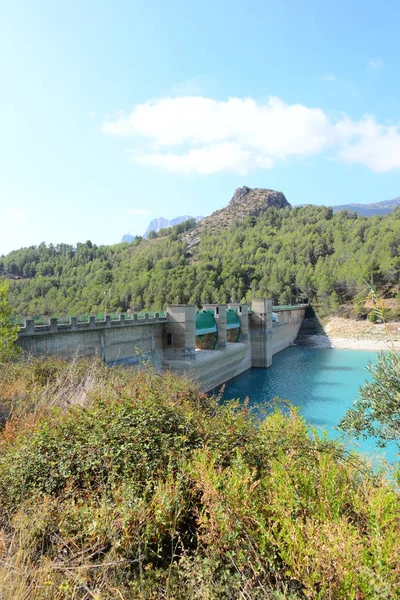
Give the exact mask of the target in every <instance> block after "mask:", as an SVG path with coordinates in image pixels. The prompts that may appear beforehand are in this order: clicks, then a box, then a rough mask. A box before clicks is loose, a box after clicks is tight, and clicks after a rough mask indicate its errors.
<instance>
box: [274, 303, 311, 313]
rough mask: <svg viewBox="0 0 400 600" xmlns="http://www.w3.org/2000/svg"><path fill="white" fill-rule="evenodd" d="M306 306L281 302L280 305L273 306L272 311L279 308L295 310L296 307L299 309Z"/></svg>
mask: <svg viewBox="0 0 400 600" xmlns="http://www.w3.org/2000/svg"><path fill="white" fill-rule="evenodd" d="M307 306H308V304H282V305H280V306H273V307H272V310H273V311H274V312H276V311H280V310H296V309H300V308H306V307H307Z"/></svg>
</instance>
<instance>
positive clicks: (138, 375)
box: [0, 360, 400, 600]
mask: <svg viewBox="0 0 400 600" xmlns="http://www.w3.org/2000/svg"><path fill="white" fill-rule="evenodd" d="M0 368H1V373H0V409H1V411H2V414H3V423H2V426H1V427H0V597H1V598H2V600H22V599H23V598H24V599H25V598H29V599H30V600H43V599H46V598H48V599H52V600H67V599H68V600H70V599H71V598H75V599H79V600H89V599H93V598H96V599H97V600H111V599H116V598H122V599H124V600H133V599H142V600H144V599H149V600H150V599H152V600H156V599H157V600H160V599H161V600H162V599H170V600H172V599H173V598H175V599H178V598H179V599H180V600H185V599H200V600H214V599H215V600H216V599H220V598H231V599H234V598H243V599H247V600H250V599H251V600H257V599H260V600H261V599H262V600H265V599H268V598H269V599H271V600H272V599H275V600H304V599H309V600H327V599H328V598H332V599H333V598H334V599H335V600H340V599H343V600H379V599H381V600H390V599H393V600H394V599H395V598H398V590H399V589H400V571H399V563H398V557H399V552H400V518H399V515H400V500H399V496H398V493H397V491H396V490H395V488H394V487H393V486H392V485H391V484H390V483H388V482H386V481H385V480H384V479H382V478H381V477H380V476H379V475H373V474H372V473H371V472H370V470H369V468H368V467H367V466H366V465H365V464H364V463H363V462H362V461H361V460H360V459H358V458H357V457H356V456H355V455H348V454H346V453H345V452H344V451H343V449H342V448H341V446H340V445H339V444H338V443H337V442H332V441H328V440H327V439H325V438H321V437H319V436H318V435H317V434H316V432H315V431H312V430H310V429H309V428H308V427H307V426H306V424H305V422H304V421H303V420H302V419H301V418H300V417H299V415H298V414H297V413H296V412H295V411H294V410H293V409H286V410H284V412H281V411H280V410H278V409H276V410H275V412H273V413H271V414H269V415H268V416H267V418H265V419H263V418H261V420H259V419H258V418H257V416H256V415H255V414H254V413H252V412H250V411H249V409H248V408H247V406H246V403H245V404H244V405H240V404H239V403H238V402H236V401H232V402H230V403H227V404H220V403H219V398H218V397H216V398H210V397H207V396H205V395H203V394H201V393H200V392H199V391H198V389H197V388H196V386H195V385H194V384H193V383H191V382H190V381H188V380H185V379H179V378H177V377H175V376H173V375H171V374H168V373H167V374H164V375H163V376H162V377H161V376H159V375H156V374H155V373H153V372H152V371H141V372H133V371H130V370H127V369H125V370H121V369H110V368H108V367H106V366H104V365H101V364H99V363H96V362H94V363H91V362H85V361H80V362H76V363H64V362H61V361H55V360H47V361H31V362H28V363H24V362H19V363H14V364H9V365H6V366H3V367H0ZM260 416H261V417H263V415H258V417H260Z"/></svg>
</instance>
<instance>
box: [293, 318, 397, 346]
mask: <svg viewBox="0 0 400 600" xmlns="http://www.w3.org/2000/svg"><path fill="white" fill-rule="evenodd" d="M308 321H309V323H308V324H307V323H304V327H302V330H301V331H300V332H299V337H298V339H297V340H296V342H295V344H296V345H298V346H308V347H311V348H321V349H324V348H333V349H337V350H369V351H371V352H379V351H381V350H391V349H393V348H394V349H396V350H400V323H388V324H386V325H384V324H372V323H369V322H366V321H353V320H350V319H343V318H340V317H331V318H330V319H328V320H327V321H326V322H324V323H321V322H320V321H318V320H317V319H308Z"/></svg>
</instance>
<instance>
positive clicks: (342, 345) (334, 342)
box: [295, 334, 400, 352]
mask: <svg viewBox="0 0 400 600" xmlns="http://www.w3.org/2000/svg"><path fill="white" fill-rule="evenodd" d="M295 345H299V346H300V345H301V346H308V347H310V348H319V349H326V348H332V349H336V350H370V351H371V352H379V351H381V350H391V349H393V348H395V349H396V350H400V342H399V341H394V342H392V341H390V340H370V339H356V338H340V337H330V336H327V335H324V334H317V335H310V336H307V338H303V339H302V341H301V343H299V344H297V343H296V344H295Z"/></svg>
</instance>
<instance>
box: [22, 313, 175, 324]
mask: <svg viewBox="0 0 400 600" xmlns="http://www.w3.org/2000/svg"><path fill="white" fill-rule="evenodd" d="M156 314H157V315H158V316H159V317H160V318H163V317H166V313H165V312H164V311H159V312H156V311H142V312H135V313H128V312H122V313H116V312H112V313H97V314H96V315H90V314H83V315H68V316H58V315H50V316H48V317H44V316H30V317H13V318H12V319H11V322H12V324H13V325H19V327H24V326H25V321H33V322H34V324H35V326H48V325H50V320H51V319H57V323H58V324H59V325H70V324H71V319H76V322H77V323H78V324H79V323H89V322H90V319H91V318H93V317H94V319H95V322H96V323H98V322H103V321H105V320H106V317H110V319H111V321H119V320H120V317H121V316H122V317H123V319H125V321H134V320H140V319H144V318H145V315H148V317H150V318H154V317H155V315H156Z"/></svg>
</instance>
